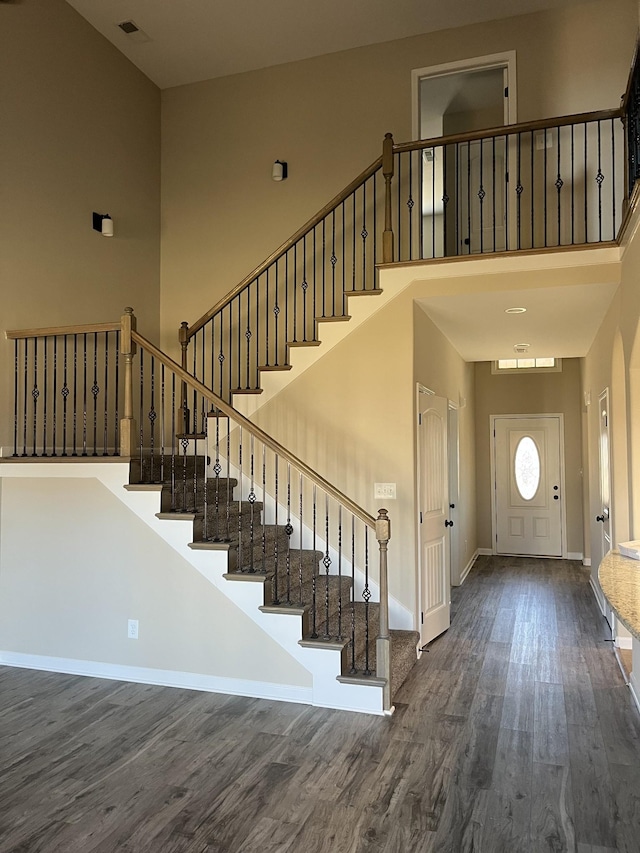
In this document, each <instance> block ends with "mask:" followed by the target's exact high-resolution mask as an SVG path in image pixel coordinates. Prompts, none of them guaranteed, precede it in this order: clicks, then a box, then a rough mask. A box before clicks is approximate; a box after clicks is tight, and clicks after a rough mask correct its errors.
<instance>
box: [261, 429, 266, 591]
mask: <svg viewBox="0 0 640 853" xmlns="http://www.w3.org/2000/svg"><path fill="white" fill-rule="evenodd" d="M266 508H267V448H266V446H265V445H264V444H263V445H262V531H261V541H262V574H263V575H266V573H267V526H266V518H265V515H266Z"/></svg>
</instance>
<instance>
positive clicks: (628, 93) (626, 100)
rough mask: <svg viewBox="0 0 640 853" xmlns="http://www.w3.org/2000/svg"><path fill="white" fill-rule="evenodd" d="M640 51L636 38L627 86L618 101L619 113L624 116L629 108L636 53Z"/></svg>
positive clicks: (639, 43) (639, 44)
mask: <svg viewBox="0 0 640 853" xmlns="http://www.w3.org/2000/svg"><path fill="white" fill-rule="evenodd" d="M639 49H640V42H639V41H638V39H637V38H636V47H635V50H634V51H633V59H632V60H631V68H630V69H629V76H628V77H627V86H626V88H625V90H624V95H623V96H622V97H621V99H620V111H621V112H622V114H623V115H624V114H625V113H626V112H627V107H628V106H629V98H630V97H631V87H632V84H633V75H634V73H635V70H636V63H637V62H638V58H639V57H638V52H639Z"/></svg>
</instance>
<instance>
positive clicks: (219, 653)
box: [0, 477, 311, 687]
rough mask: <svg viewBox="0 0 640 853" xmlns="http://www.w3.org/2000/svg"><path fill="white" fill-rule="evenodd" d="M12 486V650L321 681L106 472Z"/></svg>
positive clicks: (8, 551) (7, 493) (5, 632)
mask: <svg viewBox="0 0 640 853" xmlns="http://www.w3.org/2000/svg"><path fill="white" fill-rule="evenodd" d="M0 485H1V489H2V512H1V514H0V539H1V541H2V550H1V552H0V652H5V653H8V652H12V653H20V654H29V655H37V656H46V657H58V658H65V659H71V660H82V661H93V662H96V663H98V664H100V663H102V664H115V665H120V666H130V667H143V668H150V669H159V670H169V671H174V672H178V673H195V674H200V675H204V676H220V677H222V678H241V679H245V680H251V681H258V682H273V683H279V684H289V685H296V686H302V687H309V686H310V684H311V676H310V675H309V673H308V672H307V670H305V669H304V667H302V666H301V665H300V664H298V663H297V662H296V661H295V660H293V659H292V658H291V657H290V656H289V655H288V654H287V653H286V652H285V651H283V649H282V648H281V647H280V646H279V645H278V644H277V643H276V642H275V641H274V640H272V639H271V638H270V637H269V636H268V635H267V634H265V633H264V631H262V630H260V628H259V627H258V626H256V625H255V624H254V623H253V622H252V621H251V619H249V617H247V616H246V615H245V614H244V613H242V611H240V610H239V609H238V608H236V607H234V605H233V604H232V603H231V602H230V601H229V600H228V599H227V598H226V597H225V596H224V594H223V593H222V592H220V591H219V590H217V589H216V588H215V586H213V584H211V583H209V581H207V580H206V579H205V578H204V577H203V576H202V575H201V574H200V573H199V572H198V571H197V570H196V569H194V567H193V566H191V565H190V564H189V563H187V562H186V561H185V560H184V559H183V558H182V557H181V556H180V555H179V554H177V553H176V552H175V551H174V550H173V549H172V548H171V547H170V546H169V545H168V544H167V543H166V542H165V541H164V540H162V539H161V538H160V537H159V536H158V535H157V534H155V533H154V532H153V531H152V530H151V529H150V528H148V527H147V526H146V524H145V523H144V522H143V521H142V520H141V519H139V518H138V516H136V515H135V514H134V513H133V512H131V511H130V510H129V509H127V508H126V507H125V506H124V505H123V504H122V503H121V502H120V501H119V500H118V499H117V497H115V496H114V495H113V494H112V493H111V492H110V491H109V490H108V489H107V488H106V486H104V485H103V484H102V483H101V482H99V481H98V480H95V479H80V478H77V479H74V478H64V479H63V478H47V479H38V478H28V479H17V478H15V479H14V478H12V477H5V478H2V479H0ZM128 619H138V621H139V638H138V640H130V639H128V637H127V620H128Z"/></svg>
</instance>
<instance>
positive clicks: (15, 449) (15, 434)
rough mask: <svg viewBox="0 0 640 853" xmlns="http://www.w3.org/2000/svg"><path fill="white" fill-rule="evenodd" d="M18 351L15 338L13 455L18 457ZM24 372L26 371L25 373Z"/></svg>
mask: <svg viewBox="0 0 640 853" xmlns="http://www.w3.org/2000/svg"><path fill="white" fill-rule="evenodd" d="M19 351H20V346H19V341H18V339H17V338H16V339H15V340H14V342H13V361H14V373H13V455H14V456H17V455H18V410H19V406H18V364H19V357H18V353H19ZM25 372H26V371H25Z"/></svg>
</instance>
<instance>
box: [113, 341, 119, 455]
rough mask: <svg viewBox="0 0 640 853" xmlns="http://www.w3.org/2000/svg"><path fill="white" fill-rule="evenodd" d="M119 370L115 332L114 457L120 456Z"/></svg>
mask: <svg viewBox="0 0 640 853" xmlns="http://www.w3.org/2000/svg"><path fill="white" fill-rule="evenodd" d="M119 370H120V332H119V331H117V332H116V370H115V392H114V395H113V396H114V399H115V424H114V435H115V449H114V451H113V455H114V456H120V421H119V420H118V414H119V406H118V395H119V393H120V383H119V381H118V376H119Z"/></svg>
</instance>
